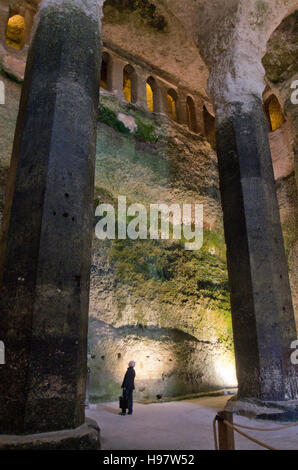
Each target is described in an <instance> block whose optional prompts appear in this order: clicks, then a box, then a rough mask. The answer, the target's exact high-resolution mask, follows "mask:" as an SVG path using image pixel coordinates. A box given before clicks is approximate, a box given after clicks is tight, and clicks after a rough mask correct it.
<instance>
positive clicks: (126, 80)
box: [123, 72, 131, 103]
mask: <svg viewBox="0 0 298 470" xmlns="http://www.w3.org/2000/svg"><path fill="white" fill-rule="evenodd" d="M123 94H124V99H125V100H126V101H129V102H130V103H131V79H130V77H129V75H128V73H127V72H124V74H123Z"/></svg>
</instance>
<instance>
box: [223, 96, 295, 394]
mask: <svg viewBox="0 0 298 470" xmlns="http://www.w3.org/2000/svg"><path fill="white" fill-rule="evenodd" d="M246 98H247V101H246V102H234V103H231V104H229V105H227V106H224V107H223V108H222V109H219V108H218V110H217V114H218V120H217V147H218V161H219V175H220V189H221V195H222V205H223V211H224V227H225V237H226V244H227V260H228V269H229V282H230V291H231V307H232V318H233V330H234V343H235V354H236V365H237V377H238V382H239V397H240V398H246V397H254V398H259V399H262V400H286V399H295V398H298V380H297V377H298V376H297V371H296V370H295V367H296V369H297V366H294V365H292V364H291V359H290V357H291V352H292V350H291V343H292V341H294V340H295V339H296V338H297V334H296V328H295V319H294V312H293V306H292V300H291V291H290V285H289V278H288V270H287V260H286V256H285V250H284V245H283V236H282V231H281V224H280V216H279V208H278V202H277V197H276V189H275V182H274V176H273V168H272V160H271V154H270V147H269V141H268V135H267V134H268V131H267V124H266V119H265V115H264V112H263V107H262V101H261V99H260V98H257V97H255V96H247V97H246Z"/></svg>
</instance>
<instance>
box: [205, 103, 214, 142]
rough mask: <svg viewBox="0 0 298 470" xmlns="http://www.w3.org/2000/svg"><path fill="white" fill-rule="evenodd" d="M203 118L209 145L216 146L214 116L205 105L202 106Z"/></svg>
mask: <svg viewBox="0 0 298 470" xmlns="http://www.w3.org/2000/svg"><path fill="white" fill-rule="evenodd" d="M203 120H204V129H205V136H206V139H207V140H208V142H209V143H210V145H211V146H212V147H213V148H215V147H216V131H215V117H214V116H212V114H211V113H210V112H209V111H208V109H207V107H206V105H204V107H203Z"/></svg>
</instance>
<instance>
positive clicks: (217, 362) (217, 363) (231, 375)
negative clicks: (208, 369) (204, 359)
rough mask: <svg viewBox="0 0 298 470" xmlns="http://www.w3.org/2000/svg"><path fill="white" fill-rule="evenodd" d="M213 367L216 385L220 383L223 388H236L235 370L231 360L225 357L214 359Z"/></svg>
mask: <svg viewBox="0 0 298 470" xmlns="http://www.w3.org/2000/svg"><path fill="white" fill-rule="evenodd" d="M214 367H215V370H216V376H217V378H218V383H221V384H222V385H223V386H224V387H237V385H238V383H237V377H236V369H235V363H234V361H233V360H231V359H230V358H228V357H225V356H222V357H216V358H215V359H214Z"/></svg>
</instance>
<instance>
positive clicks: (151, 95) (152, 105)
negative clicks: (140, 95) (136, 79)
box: [146, 77, 158, 113]
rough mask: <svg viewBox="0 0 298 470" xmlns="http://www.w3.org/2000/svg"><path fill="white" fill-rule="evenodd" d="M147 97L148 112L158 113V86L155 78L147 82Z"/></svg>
mask: <svg viewBox="0 0 298 470" xmlns="http://www.w3.org/2000/svg"><path fill="white" fill-rule="evenodd" d="M146 97H147V107H148V110H149V111H151V112H152V113H153V112H155V113H156V112H157V111H158V103H157V85H156V81H155V80H154V78H153V77H149V78H148V80H147V82H146Z"/></svg>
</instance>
